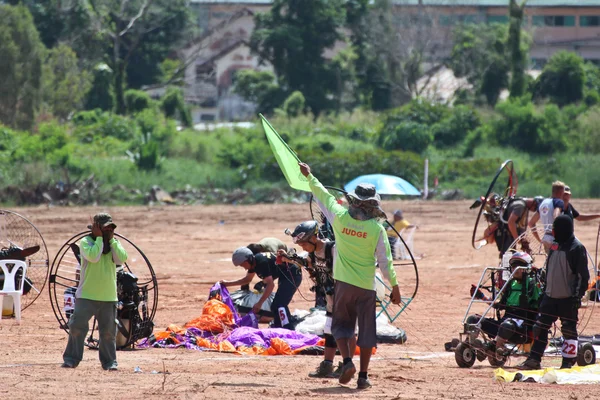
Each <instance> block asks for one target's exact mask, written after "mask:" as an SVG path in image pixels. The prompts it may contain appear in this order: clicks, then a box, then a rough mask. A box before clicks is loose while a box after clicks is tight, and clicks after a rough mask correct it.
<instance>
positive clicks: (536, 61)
mask: <svg viewBox="0 0 600 400" xmlns="http://www.w3.org/2000/svg"><path fill="white" fill-rule="evenodd" d="M547 62H548V60H546V59H545V58H532V59H531V69H538V70H541V69H543V68H544V65H546V63H547Z"/></svg>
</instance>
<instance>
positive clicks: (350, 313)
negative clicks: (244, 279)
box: [299, 163, 400, 389]
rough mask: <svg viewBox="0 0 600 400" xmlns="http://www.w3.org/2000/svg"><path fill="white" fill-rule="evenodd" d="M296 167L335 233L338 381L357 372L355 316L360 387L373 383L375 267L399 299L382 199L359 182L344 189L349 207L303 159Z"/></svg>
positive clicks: (396, 301) (393, 297)
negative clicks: (370, 375)
mask: <svg viewBox="0 0 600 400" xmlns="http://www.w3.org/2000/svg"><path fill="white" fill-rule="evenodd" d="M299 165H300V172H301V173H302V174H303V175H304V176H305V177H307V178H308V182H309V185H310V189H311V191H312V193H313V194H314V196H315V197H316V198H317V199H318V200H319V201H320V202H321V203H322V204H323V205H324V207H325V208H326V209H327V211H328V212H329V213H330V215H329V217H328V221H329V223H330V224H331V226H332V228H333V231H334V233H335V240H336V248H337V251H336V252H335V257H334V266H333V277H334V279H335V281H336V282H335V290H334V291H335V295H334V300H333V301H334V305H333V321H332V326H331V331H332V334H333V336H334V337H335V339H336V342H337V345H338V348H339V350H340V353H341V354H342V357H343V358H344V365H343V367H342V372H341V376H340V378H339V382H340V383H341V384H346V383H348V382H350V380H351V379H352V377H353V376H354V374H355V373H356V367H355V366H354V363H353V362H352V356H353V354H351V352H350V340H351V338H353V337H354V330H355V327H356V324H357V321H358V342H357V344H358V346H359V347H360V373H359V376H358V381H357V388H358V389H367V388H369V387H371V383H370V382H369V379H368V376H367V371H368V368H369V362H370V360H371V354H372V350H373V347H375V345H376V344H377V335H376V320H375V311H376V309H375V301H376V295H375V269H376V266H377V265H379V268H380V270H381V273H382V274H383V276H384V277H385V278H386V279H387V280H388V281H389V283H390V285H391V286H392V288H393V289H392V294H391V300H392V302H393V303H394V304H400V289H399V288H398V282H397V280H396V272H395V270H394V266H393V264H392V254H391V251H390V244H389V241H388V239H387V235H386V233H385V229H384V228H383V226H382V225H381V224H380V223H379V222H378V220H377V218H385V213H384V212H383V211H382V210H381V207H380V206H381V199H380V197H379V195H378V194H377V193H376V190H375V187H374V186H373V185H367V184H360V185H358V186H357V188H356V190H355V191H354V192H351V193H348V195H347V199H348V204H349V208H348V209H346V208H344V207H343V206H341V205H340V204H338V202H337V200H336V198H335V197H334V196H333V195H331V194H330V193H329V192H328V191H327V189H325V187H324V186H323V185H322V184H321V183H320V182H319V181H318V180H317V178H315V177H314V176H313V175H312V174H311V173H310V167H309V166H308V165H307V164H304V163H300V164H299Z"/></svg>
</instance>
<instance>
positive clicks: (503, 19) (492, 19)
mask: <svg viewBox="0 0 600 400" xmlns="http://www.w3.org/2000/svg"><path fill="white" fill-rule="evenodd" d="M487 22H488V24H492V23H498V24H507V23H508V15H488V16H487Z"/></svg>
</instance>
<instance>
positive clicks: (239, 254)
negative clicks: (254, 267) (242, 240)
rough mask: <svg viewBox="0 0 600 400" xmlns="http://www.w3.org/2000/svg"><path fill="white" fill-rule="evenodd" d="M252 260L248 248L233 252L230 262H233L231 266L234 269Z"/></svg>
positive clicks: (252, 255)
mask: <svg viewBox="0 0 600 400" xmlns="http://www.w3.org/2000/svg"><path fill="white" fill-rule="evenodd" d="M253 258H254V254H253V253H252V251H251V250H250V249H249V248H247V247H240V248H238V249H236V250H235V251H234V252H233V254H232V256H231V262H233V265H235V266H236V267H239V266H240V265H242V264H243V263H244V262H246V261H248V260H251V259H253Z"/></svg>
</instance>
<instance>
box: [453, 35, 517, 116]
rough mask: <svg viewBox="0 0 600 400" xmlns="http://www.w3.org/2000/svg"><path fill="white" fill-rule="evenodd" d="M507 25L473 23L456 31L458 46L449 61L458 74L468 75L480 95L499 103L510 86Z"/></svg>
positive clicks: (493, 102)
mask: <svg viewBox="0 0 600 400" xmlns="http://www.w3.org/2000/svg"><path fill="white" fill-rule="evenodd" d="M507 33H508V32H507V29H506V26H505V25H501V24H492V25H483V24H476V25H474V24H471V25H461V26H459V27H457V28H456V29H455V30H454V33H453V34H454V46H453V47H452V53H451V55H450V59H449V61H448V64H449V66H450V68H452V71H453V72H454V75H456V76H457V77H466V78H467V80H468V81H469V83H470V84H471V85H473V88H474V91H475V94H476V95H477V96H480V95H483V96H485V99H486V101H487V103H488V104H489V105H492V106H493V105H495V104H496V102H497V101H498V98H499V97H500V92H501V91H502V89H505V88H506V87H508V71H509V63H508V61H507V57H506V53H507V52H506V40H507Z"/></svg>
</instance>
